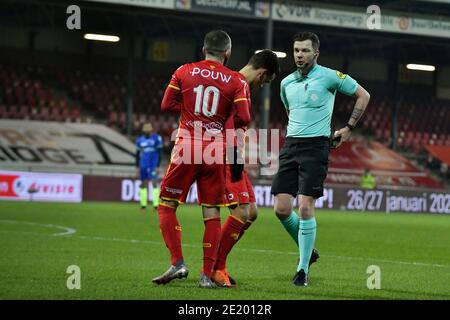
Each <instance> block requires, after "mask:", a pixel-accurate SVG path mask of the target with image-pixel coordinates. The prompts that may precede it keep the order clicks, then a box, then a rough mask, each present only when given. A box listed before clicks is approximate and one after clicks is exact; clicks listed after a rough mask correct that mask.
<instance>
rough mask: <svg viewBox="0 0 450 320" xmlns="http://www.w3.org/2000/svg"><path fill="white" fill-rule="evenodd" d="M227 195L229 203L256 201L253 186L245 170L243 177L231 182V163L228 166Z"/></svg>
mask: <svg viewBox="0 0 450 320" xmlns="http://www.w3.org/2000/svg"><path fill="white" fill-rule="evenodd" d="M225 189H226V197H227V201H228V202H227V205H228V206H231V205H235V204H249V203H253V202H256V198H255V193H254V192H253V187H252V185H251V183H250V179H249V178H248V175H247V172H245V170H244V171H243V172H242V179H241V180H239V181H237V182H231V165H229V164H227V166H226V188H225Z"/></svg>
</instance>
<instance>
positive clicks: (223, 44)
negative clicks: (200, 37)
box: [203, 30, 231, 56]
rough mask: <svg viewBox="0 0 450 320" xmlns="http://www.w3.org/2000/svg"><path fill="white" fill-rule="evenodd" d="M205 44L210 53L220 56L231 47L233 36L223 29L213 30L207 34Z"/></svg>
mask: <svg viewBox="0 0 450 320" xmlns="http://www.w3.org/2000/svg"><path fill="white" fill-rule="evenodd" d="M203 46H204V48H205V50H206V52H208V53H209V54H211V55H213V56H220V55H221V54H223V53H224V52H225V51H227V50H228V49H230V48H231V38H230V36H229V35H228V33H226V32H225V31H223V30H212V31H210V32H208V33H207V34H206V35H205V39H204V41H203Z"/></svg>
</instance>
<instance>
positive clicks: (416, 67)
mask: <svg viewBox="0 0 450 320" xmlns="http://www.w3.org/2000/svg"><path fill="white" fill-rule="evenodd" d="M406 69H409V70H419V71H434V70H436V67H435V66H431V65H427V64H415V63H408V64H407V65H406Z"/></svg>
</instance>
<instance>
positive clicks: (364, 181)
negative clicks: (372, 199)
mask: <svg viewBox="0 0 450 320" xmlns="http://www.w3.org/2000/svg"><path fill="white" fill-rule="evenodd" d="M360 186H361V188H364V189H375V187H376V186H377V181H376V179H375V177H374V176H373V175H372V172H371V171H370V170H369V169H366V170H364V174H363V176H362V177H361V183H360Z"/></svg>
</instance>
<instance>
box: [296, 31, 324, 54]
mask: <svg viewBox="0 0 450 320" xmlns="http://www.w3.org/2000/svg"><path fill="white" fill-rule="evenodd" d="M305 40H311V43H312V47H313V49H314V50H318V49H319V47H320V40H319V37H318V36H317V34H315V33H313V32H297V33H296V34H295V35H294V36H293V37H292V43H294V42H295V41H305Z"/></svg>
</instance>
